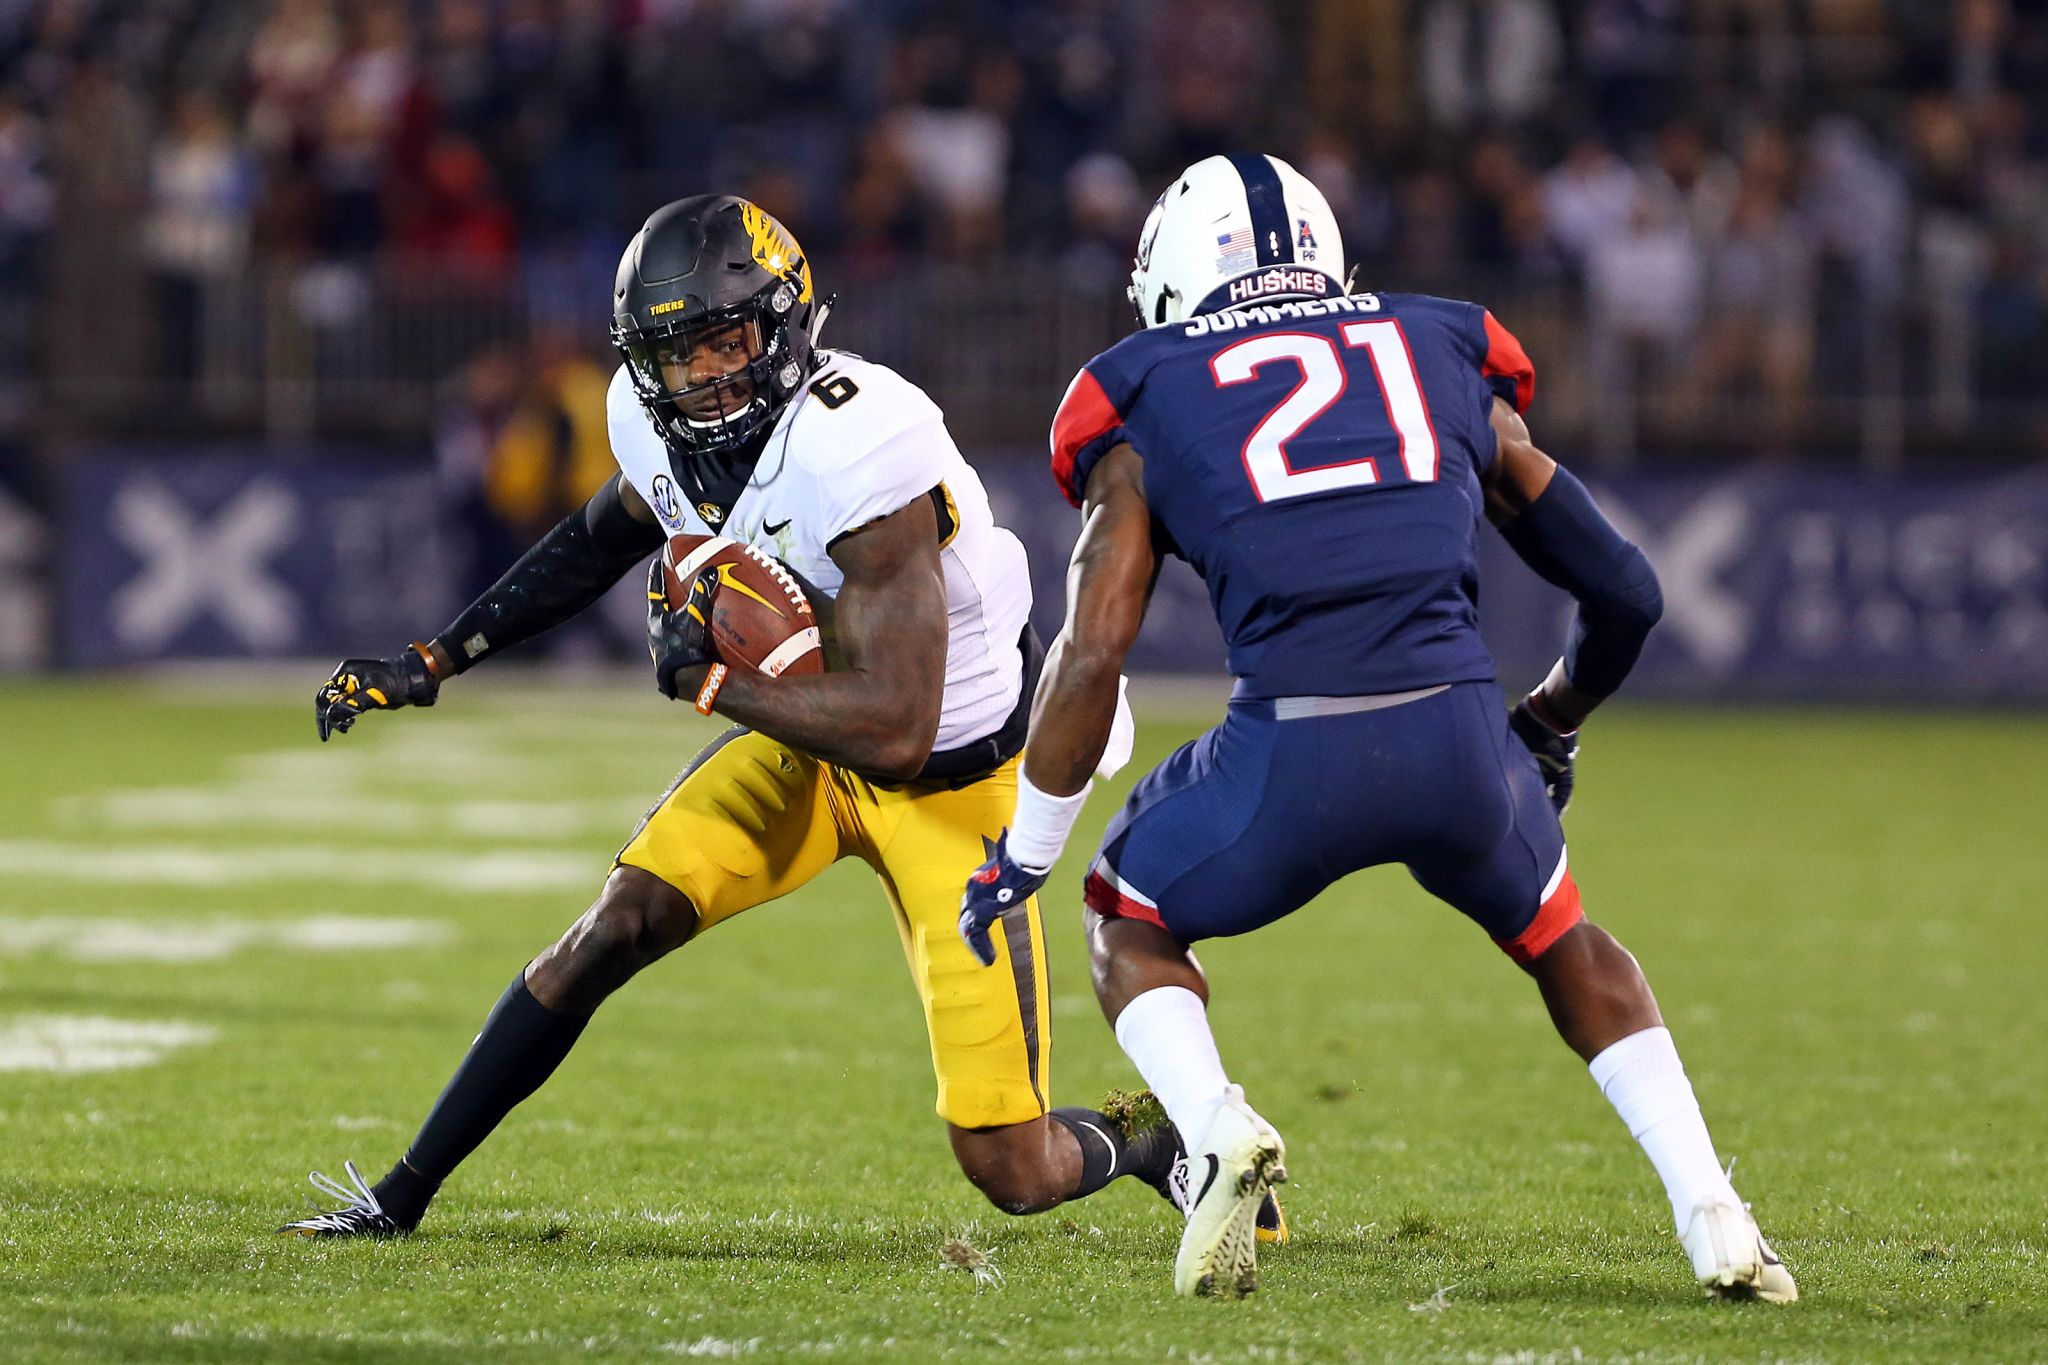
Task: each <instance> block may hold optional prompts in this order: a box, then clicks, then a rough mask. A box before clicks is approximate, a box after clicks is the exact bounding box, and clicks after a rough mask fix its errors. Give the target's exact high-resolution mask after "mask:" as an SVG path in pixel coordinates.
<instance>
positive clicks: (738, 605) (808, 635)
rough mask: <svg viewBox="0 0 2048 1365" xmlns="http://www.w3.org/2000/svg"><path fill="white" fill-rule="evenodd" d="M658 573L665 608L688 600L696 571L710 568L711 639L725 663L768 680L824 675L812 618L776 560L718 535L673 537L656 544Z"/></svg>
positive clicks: (792, 579)
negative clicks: (713, 582) (714, 581)
mask: <svg viewBox="0 0 2048 1365" xmlns="http://www.w3.org/2000/svg"><path fill="white" fill-rule="evenodd" d="M661 568H662V582H663V585H664V587H665V589H666V591H667V593H668V600H669V603H670V605H671V606H673V605H674V604H676V603H678V602H682V601H684V600H685V599H686V598H688V597H689V595H690V584H691V583H692V582H693V581H695V579H696V577H697V575H698V574H700V573H702V572H704V570H705V569H707V568H716V569H717V570H718V590H717V592H715V593H714V594H713V595H712V598H711V638H712V640H713V641H715V642H716V643H717V645H718V657H719V658H720V659H722V660H724V661H725V662H726V664H728V665H729V666H731V667H735V668H737V667H742V666H744V667H747V668H751V669H753V670H755V671H756V672H758V673H765V674H767V675H768V676H769V677H771V678H776V677H781V676H782V675H783V674H785V673H799V674H801V673H822V672H824V671H825V653H824V650H823V648H822V646H821V642H820V640H819V637H818V617H817V613H816V612H814V611H813V610H812V609H811V602H810V599H809V598H807V597H805V596H804V590H803V588H802V586H801V585H799V584H798V583H797V581H796V578H795V576H794V575H793V574H791V573H790V571H789V569H788V568H787V567H785V566H784V564H783V563H782V561H781V560H779V559H777V558H775V557H774V556H773V555H770V554H765V553H763V552H762V551H760V550H757V549H755V548H754V547H753V546H751V545H742V544H740V543H739V542H738V541H735V540H728V539H726V538H725V537H724V536H691V535H681V536H675V537H672V538H671V539H670V540H669V542H668V544H667V545H666V546H665V547H663V549H662V552H661Z"/></svg>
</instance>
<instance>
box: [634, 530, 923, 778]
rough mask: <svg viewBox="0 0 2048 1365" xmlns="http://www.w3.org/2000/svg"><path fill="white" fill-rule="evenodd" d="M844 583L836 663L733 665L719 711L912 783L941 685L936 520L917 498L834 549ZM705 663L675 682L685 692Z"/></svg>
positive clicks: (693, 687)
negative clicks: (805, 668)
mask: <svg viewBox="0 0 2048 1365" xmlns="http://www.w3.org/2000/svg"><path fill="white" fill-rule="evenodd" d="M831 554H832V559H833V562H834V563H836V564H838V566H839V569H840V572H841V573H842V574H844V575H845V582H844V583H843V584H841V586H840V589H839V596H838V600H837V602H836V603H835V604H834V608H833V620H834V624H835V626H836V628H837V631H838V639H839V651H840V654H841V655H842V656H843V666H842V664H841V663H839V662H835V665H834V667H833V668H832V669H831V670H830V671H828V672H825V673H817V674H804V675H800V676H798V675H790V674H784V675H782V676H781V677H778V678H770V677H767V676H765V675H762V674H758V673H754V672H752V671H751V670H747V669H738V668H736V669H733V670H732V671H731V672H730V673H728V674H727V675H726V678H725V682H724V684H723V686H722V687H721V688H720V689H719V691H718V701H717V706H716V709H717V711H718V712H719V714H721V715H723V716H727V717H729V718H731V719H732V720H736V721H738V722H739V723H740V724H742V725H745V726H747V727H748V728H749V729H754V730H759V731H760V732H761V733H762V734H764V735H767V736H769V737H771V738H773V739H779V740H781V741H782V742H783V743H784V744H788V745H790V746H791V747H793V748H797V749H801V750H803V751H804V752H805V753H809V754H815V755H817V756H818V757H819V758H822V759H824V760H825V761H827V762H828V763H836V764H838V765H840V766H841V767H846V768H852V769H854V770H855V771H857V772H862V773H866V774H868V775H870V776H872V777H880V778H889V779H902V778H909V777H915V776H916V775H917V773H918V771H919V770H920V769H921V768H923V767H924V763H925V760H926V759H927V758H929V757H931V752H932V741H933V740H934V739H936V738H937V737H938V733H939V708H940V704H941V701H942V700H943V697H944V692H945V686H946V581H945V574H944V570H943V569H942V568H941V567H940V564H939V521H938V515H937V513H935V512H934V511H933V510H932V500H931V499H930V498H924V497H921V498H919V499H917V500H916V501H915V502H913V503H911V504H910V505H909V506H907V507H904V508H901V509H899V510H898V511H895V512H891V513H890V514H889V515H888V516H885V517H881V518H879V519H877V520H875V521H873V522H870V523H869V524H867V525H866V526H863V527H861V528H860V529H859V530H857V531H854V532H852V533H850V534H848V535H844V536H841V537H840V538H839V539H838V540H836V541H834V542H833V543H832V547H831ZM704 674H705V669H704V668H703V667H702V666H695V667H690V668H684V669H680V670H678V671H677V673H676V675H675V688H676V695H678V696H682V697H688V696H693V695H695V693H696V692H697V690H698V688H699V687H700V686H701V685H702V683H703V681H704Z"/></svg>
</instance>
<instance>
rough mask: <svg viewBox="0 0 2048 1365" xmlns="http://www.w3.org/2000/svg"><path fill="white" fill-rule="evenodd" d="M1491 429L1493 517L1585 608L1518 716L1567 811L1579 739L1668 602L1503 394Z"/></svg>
mask: <svg viewBox="0 0 2048 1365" xmlns="http://www.w3.org/2000/svg"><path fill="white" fill-rule="evenodd" d="M1493 428H1494V433H1495V435H1496V436H1497V438H1498V440H1499V453H1498V454H1497V455H1496V457H1495V459H1494V462H1493V467H1492V469H1491V470H1489V471H1488V474H1487V479H1486V504H1487V516H1488V518H1489V519H1490V520H1491V521H1492V522H1493V524H1494V525H1495V526H1496V527H1498V528H1499V530H1500V533H1501V536H1502V538H1503V539H1505V540H1506V541H1507V543H1508V544H1509V545H1510V546H1511V547H1513V549H1514V551H1515V553H1516V554H1517V555H1519V556H1521V559H1522V562H1523V563H1525V564H1527V565H1528V566H1529V567H1530V568H1532V569H1534V570H1535V571H1536V572H1537V573H1538V574H1539V575H1541V576H1542V577H1543V578H1544V579H1545V580H1547V581H1548V582H1551V583H1554V584H1556V585H1557V586H1558V587H1560V588H1563V589H1564V590H1565V591H1566V592H1569V593H1570V594H1571V595H1572V596H1573V597H1574V598H1575V599H1576V600H1577V601H1578V604H1579V609H1578V612H1577V615H1576V616H1575V617H1574V619H1573V621H1572V630H1571V635H1570V637H1569V638H1568V639H1567V641H1566V643H1565V652H1564V656H1563V657H1562V658H1561V659H1559V660H1558V662H1557V665H1556V666H1555V667H1554V668H1552V669H1551V671H1550V676H1549V677H1547V678H1545V679H1544V680H1543V682H1542V683H1541V684H1540V685H1538V686H1537V688H1536V689H1535V690H1534V691H1532V692H1531V693H1529V695H1528V696H1527V697H1525V698H1524V699H1523V700H1522V702H1521V703H1520V704H1519V705H1518V706H1516V707H1515V711H1514V716H1513V723H1514V728H1515V733H1516V734H1517V735H1519V736H1520V737H1521V739H1522V742H1523V743H1525V744H1526V745H1528V746H1529V749H1530V750H1531V752H1533V753H1534V754H1535V755H1536V760H1537V763H1538V764H1539V765H1540V766H1541V767H1542V769H1543V773H1544V778H1545V780H1546V782H1547V783H1548V784H1549V785H1550V791H1551V799H1552V801H1553V802H1555V803H1556V805H1557V808H1558V810H1559V811H1560V812H1561V811H1563V809H1564V807H1565V806H1566V804H1568V803H1569V802H1570V800H1571V794H1572V761H1573V759H1574V758H1575V757H1576V755H1577V753H1578V747H1577V744H1576V741H1575V738H1574V736H1575V735H1576V734H1577V731H1578V728H1579V726H1580V725H1581V724H1583V723H1584V721H1585V719H1586V717H1587V716H1588V715H1590V714H1591V713H1592V711H1593V708H1594V707H1596V706H1598V705H1599V704H1600V703H1601V702H1602V701H1604V700H1606V699H1607V698H1608V697H1610V696H1612V695H1613V694H1614V692H1615V691H1616V690H1617V689H1619V688H1620V686H1621V684H1622V680H1623V679H1625V678H1626V677H1627V676H1628V674H1629V670H1630V669H1632V668H1634V667H1635V662H1636V658H1637V656H1639V655H1640V654H1641V653H1642V649H1643V642H1644V641H1645V640H1646V639H1648V638H1649V634H1650V630H1651V628H1652V627H1653V626H1655V625H1656V624H1657V619H1658V617H1659V616H1661V615H1662V614H1663V610H1664V599H1663V595H1662V593H1661V592H1660V591H1659V589H1658V586H1657V574H1656V571H1655V570H1653V569H1652V568H1651V567H1650V561H1649V559H1648V558H1647V557H1645V556H1644V554H1643V552H1642V551H1641V550H1640V549H1638V548H1636V546H1635V545H1633V544H1631V543H1630V542H1629V541H1628V539H1627V538H1626V537H1624V536H1623V535H1622V534H1621V532H1620V531H1618V530H1616V529H1615V527H1614V523H1613V522H1611V521H1609V520H1608V519H1607V518H1606V516H1605V515H1603V514H1602V513H1601V511H1600V509H1599V507H1598V506H1597V505H1596V504H1595V503H1594V502H1593V496H1592V494H1590V493H1589V492H1587V491H1586V486H1585V485H1584V484H1582V483H1580V482H1579V481H1578V479H1577V478H1575V477H1573V475H1572V473H1571V472H1570V471H1569V470H1567V469H1564V468H1561V467H1560V466H1559V465H1558V464H1557V463H1556V462H1555V461H1554V460H1552V459H1551V458H1550V457H1549V456H1547V455H1545V454H1544V453H1543V452H1542V451H1540V450H1538V449H1537V448H1536V446H1535V444H1534V443H1533V442H1532V441H1531V440H1530V439H1529V428H1528V427H1527V426H1526V425H1525V424H1524V423H1523V421H1522V419H1521V418H1520V417H1519V416H1518V415H1516V413H1515V412H1514V410H1513V409H1512V408H1510V407H1509V406H1508V405H1507V404H1506V403H1504V402H1501V401H1500V400H1498V399H1496V400H1495V401H1494V406H1493Z"/></svg>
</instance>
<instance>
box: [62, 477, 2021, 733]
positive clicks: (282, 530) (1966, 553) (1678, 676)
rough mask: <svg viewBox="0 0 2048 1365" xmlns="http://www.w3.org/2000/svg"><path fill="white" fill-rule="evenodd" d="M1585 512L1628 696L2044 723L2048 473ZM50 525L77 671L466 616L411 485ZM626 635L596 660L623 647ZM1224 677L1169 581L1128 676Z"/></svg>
mask: <svg viewBox="0 0 2048 1365" xmlns="http://www.w3.org/2000/svg"><path fill="white" fill-rule="evenodd" d="M975 463H976V466H977V468H978V469H979V471H980V473H981V476H982V479H983V481H984V482H985V483H986V484H987V486H988V490H989V496H990V498H991V500H992V501H993V502H994V504H995V508H996V516H997V519H998V521H1000V522H1001V523H1002V524H1004V525H1007V526H1009V527H1011V528H1012V529H1013V530H1015V531H1016V532H1017V534H1018V535H1019V537H1021V538H1022V539H1023V541H1024V544H1025V547H1026V548H1027V549H1028V550H1029V552H1030V555H1031V568H1032V581H1033V588H1034V590H1035V593H1036V597H1037V606H1036V609H1035V611H1034V620H1035V621H1036V622H1037V624H1038V627H1039V630H1040V631H1041V633H1043V634H1044V635H1045V636H1046V637H1047V638H1048V639H1050V638H1051V636H1052V634H1053V633H1054V632H1056V631H1057V630H1058V628H1059V624H1060V622H1061V620H1062V619H1063V618H1064V616H1065V611H1066V605H1065V587H1064V578H1065V570H1066V562H1067V554H1068V551H1069V550H1070V549H1071V547H1072V545H1073V540H1074V536H1075V534H1076V532H1077V531H1078V529H1079V517H1078V515H1077V514H1076V513H1075V512H1074V511H1073V510H1072V509H1071V508H1069V507H1068V506H1067V505H1066V503H1065V502H1064V501H1063V500H1061V498H1060V497H1059V496H1058V494H1057V493H1056V492H1055V491H1054V490H1053V487H1052V484H1051V481H1050V479H1049V478H1048V477H1047V476H1046V474H1045V472H1044V461H1043V459H1042V458H1040V457H1039V456H1038V455H1037V454H1036V453H1035V452H1031V453H1020V452H1010V453H1008V454H1007V455H1005V456H1002V457H997V456H993V455H987V454H984V455H981V456H978V457H977V458H976V461H975ZM1593 488H1594V492H1595V494H1596V496H1597V497H1599V499H1600V501H1601V504H1602V505H1603V506H1604V507H1605V508H1606V509H1607V510H1608V512H1609V513H1610V515H1612V516H1613V517H1614V519H1615V520H1616V521H1617V522H1618V523H1619V524H1620V525H1621V527H1622V528H1623V530H1624V531H1625V532H1626V533H1627V534H1628V535H1629V536H1630V537H1631V538H1632V539H1634V540H1635V541H1636V542H1637V543H1638V544H1640V545H1641V546H1642V547H1643V548H1644V550H1645V551H1646V552H1647V553H1648V554H1649V556H1650V559H1651V561H1652V562H1653V563H1654V564H1655V565H1656V567H1657V572H1658V576H1659V577H1660V579H1661V580H1662V582H1663V586H1664V595H1665V614H1664V620H1663V623H1662V624H1661V625H1660V626H1659V628H1658V630H1657V632H1656V634H1655V635H1654V636H1653V637H1652V638H1651V641H1650V645H1649V648H1648V649H1647V650H1646V651H1645V653H1644V656H1643V661H1642V664H1641V665H1640V667H1639V668H1638V669H1637V672H1636V674H1635V676H1634V678H1632V679H1631V683H1630V688H1629V691H1630V694H1631V695H1635V696H1644V697H1650V696H1662V697H1675V698H1744V699H1749V698H1763V699H1770V698H1783V699H1813V700H1866V699H1868V700H1885V699H1889V700H1902V701H1915V702H1920V701H1992V702H2008V701H2009V702H2029V701H2031V702H2041V701H2048V469H2033V470H2024V471H2020V472H2005V473H1999V474H1992V475H1981V474H1979V475H1972V474H1953V475H1942V476H1916V477H1906V478H1899V479H1888V480H1879V479H1875V478H1871V477H1868V476H1863V475H1859V474H1856V473H1854V472H1850V471H1834V470H1783V469H1764V470H1748V471H1744V470H1737V471H1731V472H1726V473H1720V474H1711V475H1690V474H1689V475H1657V474H1639V475H1634V476H1631V477H1628V478H1623V479H1613V480H1595V481H1594V483H1593ZM61 501H62V506H61V509H60V513H59V516H58V518H57V519H56V526H57V529H58V532H59V538H60V539H59V546H58V553H57V556H56V558H57V560H58V563H59V570H60V575H59V576H60V580H61V581H60V584H59V588H58V593H57V597H56V600H57V602H58V603H59V604H60V608H61V609H60V611H59V620H60V623H61V647H62V651H63V658H64V660H65V661H66V662H68V663H71V664H74V665H83V666H99V665H109V664H122V663H134V662H145V661H149V660H155V659H169V658H193V657H237V656H262V655H296V654H305V653H316V654H317V653H335V654H336V655H337V657H339V655H340V653H342V652H344V651H356V652H362V651H364V650H370V649H380V648H384V647H386V646H390V647H395V644H394V643H393V642H396V643H403V642H404V641H405V640H408V639H411V638H413V637H414V636H415V635H417V634H419V633H421V632H422V631H425V630H431V629H434V628H435V626H437V625H438V624H439V623H441V622H442V621H445V620H446V619H447V618H448V617H449V616H450V615H452V614H453V612H454V610H455V609H456V608H457V607H459V606H460V605H461V603H460V602H459V601H458V600H457V598H458V597H459V596H460V595H461V591H460V589H459V588H458V587H457V586H456V584H455V578H456V576H457V574H458V572H459V571H458V570H457V569H456V568H454V567H453V557H452V556H451V554H450V553H449V550H448V535H447V519H446V518H445V517H444V516H443V515H442V511H441V509H440V508H439V507H438V505H437V501H436V493H435V489H434V483H433V478H432V475H431V474H430V473H428V472H426V471H425V470H423V469H421V468H420V467H419V466H418V465H416V464H400V463H380V462H378V461H375V460H366V459H363V458H361V457H359V456H357V455H356V454H354V453H353V452H347V451H323V452H319V453H318V454H317V455H312V456H308V457H305V458H299V459H293V460H289V461H280V460H278V459H275V458H263V457H260V456H257V455H247V456H218V455H208V456H198V455H193V456H190V457H184V458H179V457H166V456H164V455H162V454H160V453H155V452H152V453H151V455H150V457H149V458H147V459H142V458H124V457H123V456H121V455H120V454H118V453H110V454H106V455H102V456H98V457H93V458H87V459H83V460H79V461H76V462H74V463H72V464H71V465H69V466H68V467H67V469H66V470H65V478H64V483H63V488H62V499H61ZM1480 544H1481V561H1480V562H1481V575H1480V584H1481V592H1480V617H1481V622H1482V627H1483V629H1484V630H1485V632H1486V635H1487V639H1488V641H1489V643H1490V644H1491V645H1492V646H1493V648H1494V652H1495V656H1496V658H1498V660H1499V661H1500V665H1501V671H1502V675H1503V681H1504V683H1505V685H1506V686H1507V687H1508V688H1509V689H1510V690H1512V689H1514V688H1517V687H1522V686H1526V685H1528V684H1530V683H1532V682H1533V681H1535V679H1537V678H1539V677H1540V676H1541V675H1542V673H1543V672H1544V670H1545V669H1547V668H1548V667H1549V664H1550V662H1551V660H1553V659H1554V658H1556V656H1557V653H1558V650H1559V649H1560V647H1561V645H1562V642H1563V640H1564V635H1565V630H1566V626H1567V623H1568V621H1569V619H1570V610H1571V608H1570V603H1569V602H1568V601H1567V600H1566V599H1565V598H1564V596H1563V595H1562V594H1561V593H1558V592H1557V591H1555V590H1554V589H1551V588H1550V587H1548V586H1547V585H1545V584H1543V583H1542V582H1540V581H1539V580H1537V579H1536V578H1535V576H1534V575H1532V574H1531V573H1529V572H1528V571H1527V570H1526V569H1524V568H1523V567H1522V566H1521V565H1520V564H1519V563H1518V562H1516V560H1515V558H1514V556H1513V555H1512V554H1511V553H1509V552H1508V551H1507V549H1506V548H1505V547H1504V546H1503V545H1502V544H1501V542H1500V541H1499V538H1498V537H1496V536H1494V535H1493V534H1492V532H1491V531H1490V530H1485V529H1482V530H1481V531H1480ZM630 595H631V594H628V596H630ZM620 600H621V602H624V601H625V598H621V599H620ZM610 605H611V604H610V603H607V606H610ZM620 610H621V611H622V612H623V611H624V610H625V608H624V607H621V608H620ZM623 619H624V618H623V616H622V617H621V620H622V621H623ZM626 624H627V625H630V624H631V623H630V622H627V623H626ZM634 634H635V632H634V631H633V630H630V629H623V628H621V629H616V630H613V631H611V632H610V633H609V635H608V636H607V637H606V638H608V639H609V640H611V641H612V642H613V646H614V647H617V648H621V649H629V648H630V647H631V645H632V644H633V636H634ZM1222 660H1223V646H1222V641H1221V639H1220V637H1219V635H1218V633H1217V629H1216V624H1215V620H1214V618H1213V617H1212V616H1211V614H1210V611H1209V603H1208V596H1207V594H1206V592H1205V591H1204V589H1203V588H1202V585H1201V584H1200V583H1199V582H1198V581H1197V580H1196V579H1195V577H1194V575H1193V574H1192V573H1191V572H1189V571H1188V569H1187V568H1186V566H1185V565H1182V564H1179V563H1178V562H1175V563H1173V564H1170V565H1169V566H1168V568H1167V571H1166V572H1165V573H1164V574H1162V575H1161V578H1160V583H1159V588H1158V592H1157V594H1156V595H1155V598H1154V601H1153V605H1152V611H1151V614H1150V616H1149V617H1148V619H1147V621H1146V625H1145V630H1144V633H1143V635H1142V636H1141V637H1140V640H1139V643H1138V647H1137V650H1136V652H1135V654H1134V655H1133V657H1132V660H1131V669H1132V671H1133V672H1205V671H1206V672H1214V671H1217V670H1220V669H1221V667H1222Z"/></svg>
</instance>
